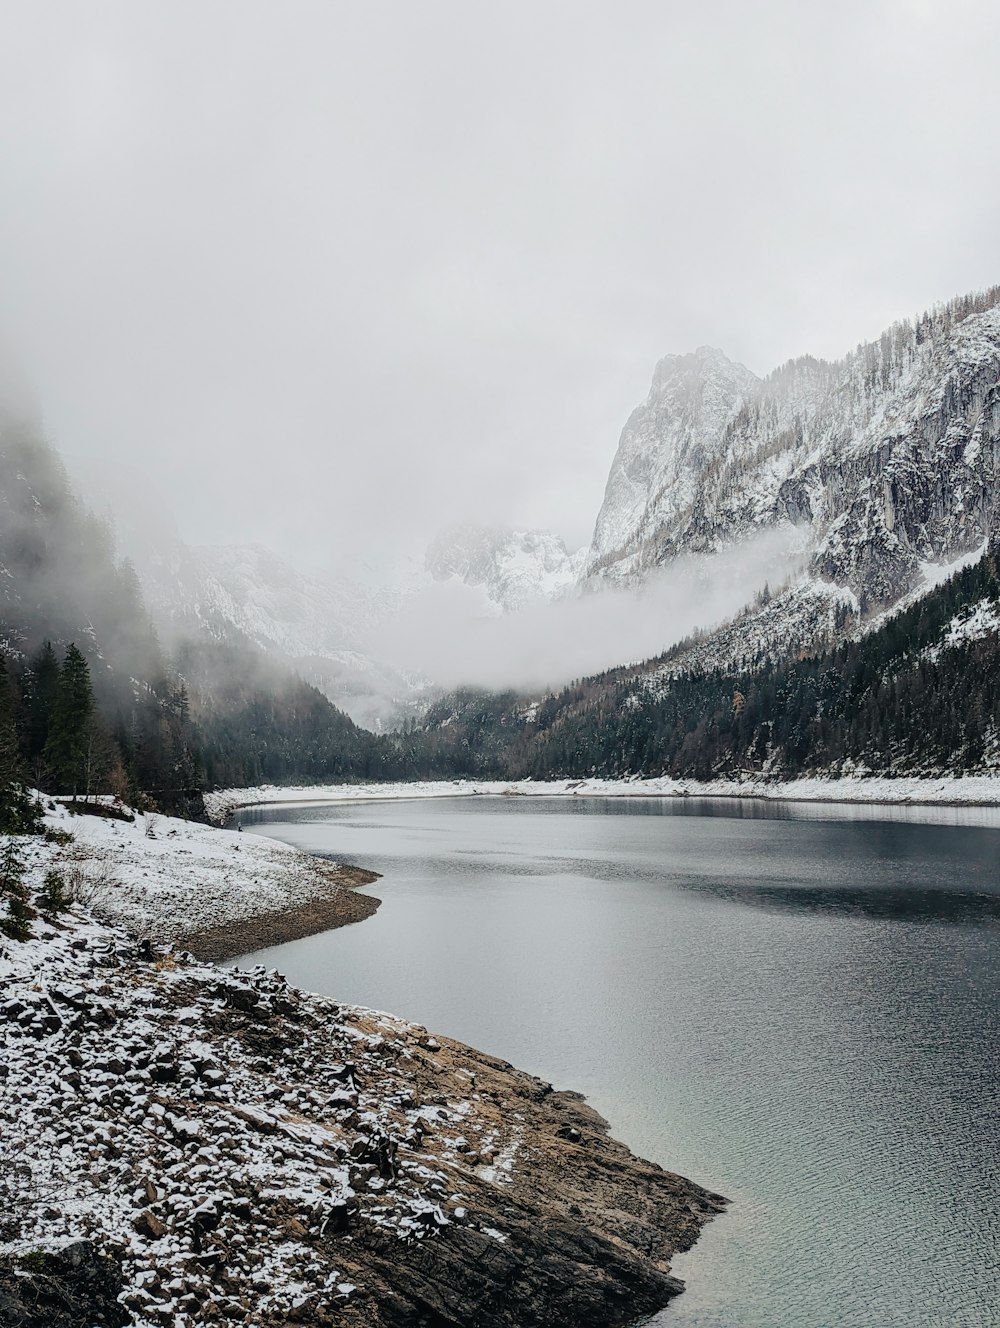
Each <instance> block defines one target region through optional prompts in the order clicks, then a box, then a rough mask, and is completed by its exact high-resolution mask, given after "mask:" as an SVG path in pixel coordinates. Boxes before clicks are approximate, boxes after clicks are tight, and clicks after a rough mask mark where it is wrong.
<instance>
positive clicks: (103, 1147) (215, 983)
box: [0, 911, 724, 1328]
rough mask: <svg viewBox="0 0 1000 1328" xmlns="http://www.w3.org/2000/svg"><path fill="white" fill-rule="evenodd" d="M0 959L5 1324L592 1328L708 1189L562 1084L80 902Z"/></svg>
mask: <svg viewBox="0 0 1000 1328" xmlns="http://www.w3.org/2000/svg"><path fill="white" fill-rule="evenodd" d="M35 932H36V934H35V937H34V938H33V939H32V940H31V941H28V942H25V943H22V944H20V945H7V946H5V949H4V953H3V957H2V959H0V1018H2V1038H3V1065H4V1067H5V1073H4V1074H3V1076H2V1080H0V1083H2V1097H0V1116H2V1129H0V1162H2V1166H0V1175H2V1178H3V1179H2V1182H0V1184H2V1189H3V1193H2V1195H0V1200H2V1213H3V1217H2V1227H0V1239H2V1241H3V1242H4V1249H5V1251H6V1252H5V1254H4V1255H3V1258H2V1259H0V1320H2V1322H3V1323H4V1324H6V1325H11V1328H15V1326H16V1328H42V1325H45V1328H90V1325H93V1324H97V1323H105V1324H126V1323H131V1324H136V1325H142V1326H143V1328H147V1326H148V1328H153V1326H154V1325H155V1326H158V1328H194V1326H195V1325H201V1324H214V1323H220V1324H224V1323H234V1324H236V1323H240V1324H250V1325H255V1326H256V1325H259V1326H260V1328H278V1325H285V1324H288V1323H304V1324H309V1325H315V1326H316V1328H324V1325H332V1324H337V1325H345V1326H347V1328H349V1326H350V1325H359V1326H360V1325H379V1326H380V1328H417V1326H418V1325H425V1326H432V1325H433V1326H436V1328H445V1326H446V1325H452V1326H454V1328H460V1326H464V1325H469V1326H471V1325H476V1328H515V1326H516V1328H531V1326H532V1325H538V1328H541V1326H542V1325H546V1328H588V1326H591V1325H592V1326H593V1328H598V1326H600V1328H607V1326H609V1325H617V1324H626V1323H630V1322H633V1321H634V1320H635V1319H636V1318H637V1317H639V1316H641V1315H643V1314H647V1313H649V1312H651V1311H653V1310H655V1309H657V1308H658V1307H660V1306H662V1305H663V1304H665V1303H666V1302H667V1301H668V1300H669V1299H670V1297H671V1296H673V1295H675V1294H676V1293H677V1292H678V1291H679V1290H680V1284H679V1283H678V1282H677V1281H676V1280H675V1279H674V1278H673V1277H672V1276H671V1273H670V1259H671V1256H672V1255H673V1254H675V1253H676V1252H677V1251H680V1250H684V1249H686V1248H688V1247H689V1246H690V1245H691V1244H692V1242H693V1241H694V1240H695V1239H696V1238H697V1235H698V1233H699V1231H700V1230H701V1228H702V1226H703V1224H704V1223H705V1222H706V1221H707V1220H708V1219H709V1218H711V1217H712V1216H713V1215H714V1214H715V1213H717V1212H718V1211H719V1210H720V1208H721V1207H722V1206H723V1203H724V1201H723V1200H722V1199H721V1198H719V1197H718V1196H715V1195H711V1194H708V1193H706V1192H705V1191H704V1190H702V1189H700V1188H699V1187H698V1186H697V1185H694V1184H692V1183H691V1182H689V1181H686V1180H683V1179H682V1178H681V1177H679V1176H675V1175H671V1174H670V1173H667V1172H665V1171H662V1170H660V1169H659V1168H658V1167H656V1166H653V1165H651V1164H650V1163H647V1162H643V1161H640V1160H639V1159H637V1158H635V1157H633V1156H632V1155H631V1154H630V1153H629V1151H628V1150H627V1149H626V1148H625V1147H624V1146H623V1145H621V1144H619V1143H616V1142H615V1141H613V1140H611V1139H610V1138H609V1137H608V1133H607V1128H606V1126H605V1123H604V1122H603V1121H602V1120H601V1119H600V1118H599V1117H598V1116H597V1115H596V1113H595V1112H593V1111H592V1110H591V1109H590V1108H589V1107H587V1105H586V1103H584V1102H583V1101H582V1100H581V1099H580V1098H579V1097H577V1096H575V1095H573V1094H568V1093H557V1092H555V1091H553V1089H552V1088H551V1086H550V1085H548V1084H545V1083H542V1082H541V1081H540V1080H538V1079H535V1078H532V1077H531V1076H529V1075H527V1074H523V1073H521V1072H520V1071H518V1070H515V1069H513V1068H512V1067H511V1066H510V1065H508V1064H506V1063H505V1062H503V1061H500V1060H497V1059H495V1058H493V1057H490V1056H488V1055H485V1054H483V1053H481V1052H477V1051H474V1050H472V1049H471V1048H469V1047H465V1046H462V1045H461V1044H459V1043H455V1042H451V1041H448V1040H446V1039H444V1038H435V1037H432V1036H431V1035H429V1034H428V1033H427V1031H426V1030H425V1029H423V1028H421V1027H418V1026H416V1025H412V1024H408V1023H406V1022H405V1021H403V1020H399V1019H395V1018H393V1017H391V1016H389V1015H383V1014H377V1013H373V1012H371V1011H366V1010H360V1009H355V1008H349V1007H344V1006H341V1005H338V1004H336V1003H335V1002H332V1001H329V1000H325V999H323V998H321V997H318V996H314V995H310V994H307V993H305V992H301V991H297V990H295V989H293V988H291V987H290V986H288V984H287V983H286V982H285V981H284V979H283V978H281V977H280V975H278V974H277V973H275V972H273V971H272V972H265V971H263V970H262V969H257V970H255V971H254V972H252V973H241V972H238V971H226V970H221V969H218V968H215V967H213V966H211V965H205V964H201V963H199V962H198V961H196V960H195V959H194V958H193V956H190V955H188V954H186V953H184V952H178V951H177V950H175V949H173V948H172V947H164V946H156V945H153V944H150V943H149V942H148V941H147V942H138V941H136V940H135V939H133V938H132V937H131V936H129V935H128V934H127V933H126V932H124V931H122V930H120V929H117V928H114V927H109V926H107V925H105V924H102V923H99V922H97V921H95V920H93V919H92V918H89V917H87V916H86V915H84V914H83V913H81V912H80V911H74V912H73V913H71V914H69V915H66V917H65V919H64V920H63V921H62V922H60V923H59V924H58V925H49V924H46V923H43V922H38V923H36V926H35Z"/></svg>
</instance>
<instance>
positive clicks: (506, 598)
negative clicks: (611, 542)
mask: <svg viewBox="0 0 1000 1328" xmlns="http://www.w3.org/2000/svg"><path fill="white" fill-rule="evenodd" d="M586 556H587V551H586V550H585V549H581V550H579V551H578V552H576V553H570V552H569V550H568V549H567V548H566V545H565V544H564V543H563V541H562V540H561V539H560V538H559V536H558V535H554V534H553V533H552V532H551V531H549V530H527V531H524V530H507V529H504V528H501V527H490V526H475V525H456V526H451V527H450V528H449V529H447V530H445V531H442V533H441V534H440V535H439V536H438V537H437V539H436V540H434V541H433V543H432V544H431V545H430V547H429V548H428V550H427V554H426V557H425V560H424V566H425V568H426V569H427V571H428V572H430V574H431V576H432V577H433V578H434V580H435V581H447V580H449V579H450V578H452V577H455V578H457V579H458V580H460V581H461V582H463V583H464V584H465V585H467V586H478V587H481V588H482V590H483V591H484V592H485V594H486V596H487V598H488V599H489V601H490V602H491V603H492V604H493V605H494V606H495V607H496V609H497V611H498V612H500V613H514V612H516V611H517V610H518V609H523V608H525V607H526V606H527V605H529V604H533V603H536V602H538V601H540V600H546V599H558V598H560V597H561V596H563V595H566V594H570V593H572V592H573V591H574V589H575V587H576V584H577V581H578V580H579V577H580V574H581V573H582V571H583V569H584V564H585V560H586Z"/></svg>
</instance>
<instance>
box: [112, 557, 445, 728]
mask: <svg viewBox="0 0 1000 1328" xmlns="http://www.w3.org/2000/svg"><path fill="white" fill-rule="evenodd" d="M137 565H138V570H139V576H140V579H141V581H142V585H143V589H144V591H145V594H146V598H147V601H148V602H149V604H150V606H151V608H152V610H153V613H154V617H155V618H156V620H157V622H158V623H159V624H160V626H161V630H163V629H166V630H167V631H168V634H176V635H184V634H193V635H196V636H197V635H201V634H207V635H209V636H210V637H212V638H213V639H215V640H218V641H226V640H230V639H232V637H233V636H234V635H235V636H237V637H239V638H242V639H244V640H247V641H249V642H251V643H252V644H253V645H255V646H257V647H258V648H259V649H261V650H263V651H265V652H266V653H268V654H273V655H277V656H278V657H280V658H281V659H283V660H285V661H286V662H288V663H290V664H291V665H292V666H293V667H294V669H295V671H296V672H297V673H298V674H299V675H300V676H301V677H302V678H304V679H305V680H306V681H307V682H311V683H312V684H313V685H314V686H316V687H318V688H319V689H320V691H322V692H324V693H325V694H326V695H327V696H328V697H329V698H330V700H331V701H333V702H334V704H335V705H337V706H339V707H340V708H341V709H342V710H344V711H346V712H347V714H349V715H350V716H351V718H352V719H354V720H355V722H357V723H359V724H362V725H364V726H366V727H369V728H379V727H381V726H382V725H384V724H391V723H393V722H395V721H396V720H397V719H399V718H401V717H403V716H405V715H407V714H409V713H414V712H415V711H416V710H419V709H420V708H421V701H420V697H421V695H422V693H423V691H424V690H425V689H426V687H427V686H428V683H427V680H426V679H424V678H421V677H419V676H418V675H416V674H413V673H408V672H406V671H404V670H401V669H398V668H394V667H393V666H391V665H389V664H387V663H385V662H383V661H381V660H379V659H376V658H374V657H373V656H372V655H371V654H370V653H369V651H368V649H367V645H366V640H367V635H368V633H369V632H370V631H371V630H372V628H373V627H374V626H375V625H376V624H377V623H378V622H380V621H381V619H382V618H383V617H384V616H385V615H386V614H387V613H389V612H391V611H392V609H393V607H395V598H394V597H393V596H392V594H390V593H389V592H387V591H367V590H366V589H365V588H363V587H362V586H359V585H357V584H355V583H354V582H352V581H349V580H347V579H345V578H340V579H334V578H332V577H331V578H325V579H321V578H318V577H314V576H309V575H306V574H304V573H302V572H300V571H298V570H297V569H296V568H294V567H293V566H292V565H291V564H290V563H289V562H287V561H286V560H285V559H283V558H281V557H279V555H278V554H276V553H274V552H273V551H272V550H270V549H267V548H264V547H263V546H261V545H257V544H246V545H216V546H213V545H202V546H197V547H194V546H190V545H186V544H184V543H182V542H181V541H180V540H177V539H173V540H171V541H170V542H169V543H167V544H163V543H162V542H161V543H160V544H159V545H157V546H156V547H155V548H152V549H147V550H145V551H144V552H142V553H140V554H139V555H138V557H137Z"/></svg>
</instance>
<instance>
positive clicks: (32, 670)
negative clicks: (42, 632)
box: [24, 641, 59, 787]
mask: <svg viewBox="0 0 1000 1328" xmlns="http://www.w3.org/2000/svg"><path fill="white" fill-rule="evenodd" d="M58 687H59V660H58V659H57V658H56V652H55V650H53V648H52V642H51V641H46V642H45V643H44V644H43V645H42V647H41V649H40V650H39V651H38V653H37V654H36V655H35V657H34V659H33V660H32V661H31V663H30V665H29V666H28V670H27V672H26V673H25V676H24V752H25V757H26V758H27V763H28V769H29V771H30V773H31V777H32V779H33V780H34V781H35V783H36V785H38V786H39V787H41V785H42V784H43V783H44V777H45V763H44V761H43V759H42V754H43V752H44V751H45V744H46V743H47V742H48V740H49V725H50V723H51V719H52V710H53V707H54V706H55V699H56V691H57V690H58Z"/></svg>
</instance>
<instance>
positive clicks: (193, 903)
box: [25, 798, 349, 940]
mask: <svg viewBox="0 0 1000 1328" xmlns="http://www.w3.org/2000/svg"><path fill="white" fill-rule="evenodd" d="M42 806H43V808H44V810H45V825H46V827H47V828H48V829H49V830H50V831H53V830H54V831H56V832H68V833H69V834H71V835H72V836H73V842H72V843H71V844H69V845H61V844H59V843H53V842H49V841H48V840H42V839H37V840H36V839H31V840H26V841H25V847H26V849H27V851H28V855H29V866H30V869H31V875H32V879H33V880H37V881H38V882H40V881H41V877H42V875H44V873H45V871H47V870H49V869H50V868H52V867H55V868H56V869H57V870H59V871H60V872H61V873H62V874H63V875H64V877H65V878H66V880H67V884H68V885H69V886H70V887H71V889H72V891H73V894H74V896H75V897H76V898H77V899H78V901H79V902H81V903H84V904H85V905H87V906H88V907H89V908H91V909H92V910H93V911H94V912H95V913H96V914H98V915H99V916H100V917H101V918H103V919H104V920H106V921H108V922H111V923H115V924H118V925H120V926H124V927H126V928H128V929H129V930H130V931H132V932H135V933H139V934H142V935H150V936H155V937H156V938H157V939H159V940H179V939H182V938H187V937H191V936H193V935H195V934H197V933H199V932H203V931H208V930H209V929H212V928H220V927H226V926H228V925H231V924H236V923H241V922H244V923H245V922H246V921H247V919H252V918H255V917H260V916H263V915H269V914H272V913H276V912H279V911H282V910H287V909H291V908H294V907H296V906H301V905H305V904H308V903H310V902H312V901H315V900H317V899H328V898H330V896H331V895H333V894H336V893H338V892H340V891H343V893H344V894H345V895H346V894H347V893H348V890H349V885H348V884H345V883H344V882H343V879H342V878H343V875H344V873H343V872H342V870H341V869H340V867H339V865H338V864H337V863H333V862H329V861H326V860H323V859H318V858H313V857H310V856H309V855H308V854H305V853H302V852H300V851H299V850H298V849H295V848H293V847H292V846H291V845H288V844H282V843H279V842H278V841H277V840H273V839H264V838H262V837H261V836H259V835H243V834H239V833H236V832H234V831H229V830H220V829H218V828H215V827H212V826H207V825H200V824H198V823H197V822H194V821H184V820H179V819H177V818H175V817H171V816H161V815H159V814H148V815H145V816H144V815H142V814H141V813H132V812H131V811H129V810H128V809H122V811H121V815H123V816H126V817H132V818H133V819H131V820H124V819H119V818H118V817H106V816H95V815H74V814H72V813H71V810H70V808H69V807H68V806H67V805H65V804H64V803H62V802H56V801H54V800H52V799H46V798H43V800H42ZM328 925H331V924H328Z"/></svg>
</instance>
